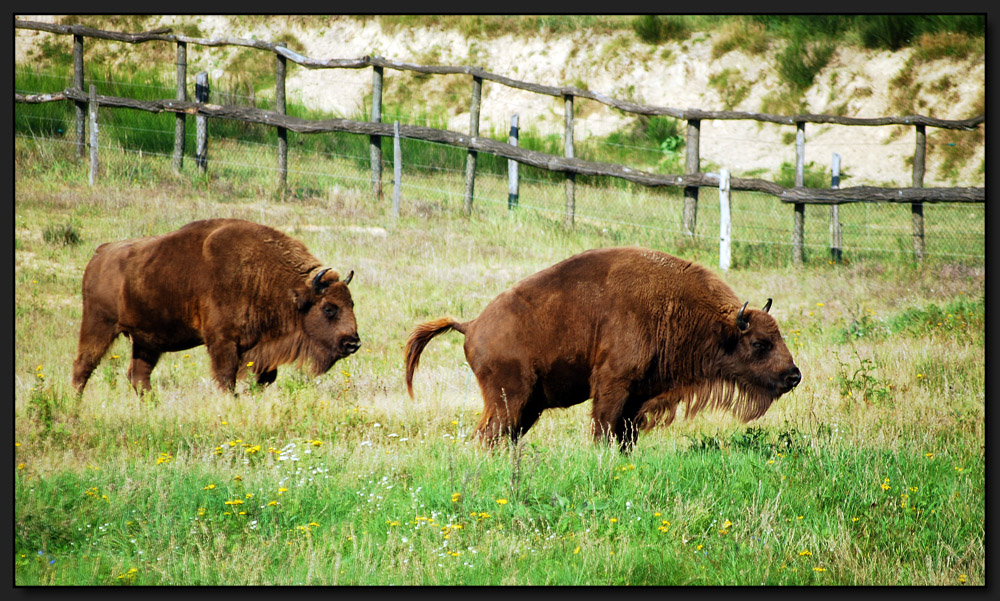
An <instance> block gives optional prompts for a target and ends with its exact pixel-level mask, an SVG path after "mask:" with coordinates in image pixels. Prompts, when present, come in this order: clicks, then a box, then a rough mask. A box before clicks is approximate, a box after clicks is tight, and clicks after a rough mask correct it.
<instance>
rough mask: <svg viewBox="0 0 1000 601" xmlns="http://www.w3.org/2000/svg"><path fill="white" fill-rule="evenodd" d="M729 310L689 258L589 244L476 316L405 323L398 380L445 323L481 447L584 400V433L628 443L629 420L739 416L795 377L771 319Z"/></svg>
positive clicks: (733, 305) (632, 425)
mask: <svg viewBox="0 0 1000 601" xmlns="http://www.w3.org/2000/svg"><path fill="white" fill-rule="evenodd" d="M743 306H745V305H743ZM740 313H741V304H740V302H739V299H738V298H737V297H736V295H735V294H734V293H733V291H732V290H731V289H730V288H729V286H727V285H726V284H725V283H723V282H722V280H720V279H719V278H718V277H717V276H716V275H715V274H713V273H712V272H711V271H709V270H708V269H705V268H704V267H701V266H699V265H696V264H694V263H691V262H690V261H686V260H684V259H679V258H677V257H674V256H671V255H668V254H665V253H661V252H657V251H653V250H647V249H643V248H605V249H595V250H589V251H586V252H583V253H580V254H578V255H576V256H573V257H570V258H569V259H566V260H565V261H562V262H560V263H558V264H556V265H553V266H552V267H549V268H548V269H544V270H542V271H540V272H538V273H536V274H534V275H532V276H529V277H527V278H525V279H524V280H522V281H520V282H518V283H517V284H515V285H514V286H513V287H512V288H510V289H509V290H506V291H505V292H502V293H501V294H500V295H499V296H497V297H496V298H495V299H494V300H493V301H491V302H490V303H489V304H488V305H487V306H486V308H485V309H484V310H483V312H482V313H481V314H480V315H479V317H477V318H476V319H473V320H471V321H467V322H464V323H461V322H458V321H456V320H454V319H451V318H442V319H437V320H434V321H430V322H427V323H423V324H420V325H418V326H416V328H414V330H413V332H412V333H411V334H410V337H409V340H408V341H407V344H406V350H405V355H406V385H407V390H408V391H409V393H410V395H411V396H412V395H413V373H414V371H415V370H416V368H417V365H418V364H419V361H420V354H421V352H422V351H423V349H424V347H425V346H426V345H427V343H428V342H429V341H430V339H431V338H433V337H435V336H437V335H439V334H441V333H443V332H446V331H448V330H450V329H454V330H457V331H459V332H462V333H464V334H465V356H466V359H467V360H468V362H469V366H470V367H471V368H472V371H473V373H475V374H476V379H477V380H478V381H479V386H480V388H481V390H482V393H483V399H484V409H483V415H482V419H481V420H480V422H479V425H478V427H477V432H478V434H479V435H480V436H481V437H482V438H483V439H485V441H486V442H487V443H488V444H492V442H493V441H494V440H495V439H496V438H497V437H499V436H508V437H510V438H511V439H513V440H516V439H517V438H518V437H519V436H521V435H523V434H524V433H525V432H527V431H528V429H529V428H530V427H531V426H532V424H534V422H535V421H536V420H537V419H538V416H539V415H540V414H541V413H542V411H544V410H545V409H548V408H552V407H569V406H571V405H575V404H577V403H582V402H584V401H586V400H587V399H588V398H592V399H593V401H594V403H593V411H592V416H593V428H594V434H595V436H596V437H598V438H601V439H611V438H614V439H617V440H618V442H619V444H620V446H621V448H622V449H623V450H626V451H627V450H629V449H631V447H632V445H633V444H634V443H635V440H636V437H637V434H638V429H641V428H650V427H652V426H653V425H654V424H656V423H657V422H662V423H664V424H669V423H670V422H671V421H672V420H673V418H674V415H675V412H676V409H677V406H678V405H679V404H680V403H682V402H683V403H686V405H687V415H694V414H695V413H697V412H698V411H700V410H702V409H705V408H709V409H728V410H730V411H732V412H733V413H734V414H735V415H736V416H737V417H739V418H741V419H743V420H751V419H754V418H757V417H760V416H761V415H763V414H764V412H765V411H767V409H768V407H769V406H770V405H771V403H772V402H773V401H774V400H775V399H777V398H778V397H779V396H781V395H782V394H784V393H786V392H788V391H789V390H791V389H792V388H794V387H795V386H796V385H797V384H798V383H799V381H800V379H801V374H800V372H799V369H798V368H797V367H796V366H795V363H794V362H793V361H792V356H791V354H790V353H789V352H788V348H787V347H786V346H785V343H784V341H783V339H782V337H781V333H780V332H779V331H778V325H777V323H776V322H775V320H774V318H773V317H771V316H770V315H769V314H768V313H767V312H766V311H765V310H759V309H745V310H744V311H743V313H742V315H741V314H740ZM738 318H739V319H738Z"/></svg>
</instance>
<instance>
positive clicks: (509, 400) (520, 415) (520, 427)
mask: <svg viewBox="0 0 1000 601" xmlns="http://www.w3.org/2000/svg"><path fill="white" fill-rule="evenodd" d="M482 388H483V400H484V403H483V416H482V418H481V419H480V420H479V424H478V425H477V426H476V435H477V436H478V437H479V440H480V441H481V442H482V443H483V444H484V445H485V446H486V447H487V448H492V447H493V446H494V445H495V444H496V443H497V442H498V441H499V440H501V439H503V438H506V439H508V440H510V442H512V443H516V442H517V441H518V439H520V438H521V437H522V436H524V434H525V433H527V431H528V430H529V429H530V428H531V426H533V425H534V424H535V422H536V421H538V416H539V415H541V409H540V408H539V407H540V405H539V404H538V403H531V402H530V399H529V398H528V396H527V394H525V393H523V392H522V387H521V386H512V387H510V388H508V387H496V386H488V387H486V386H483V387H482Z"/></svg>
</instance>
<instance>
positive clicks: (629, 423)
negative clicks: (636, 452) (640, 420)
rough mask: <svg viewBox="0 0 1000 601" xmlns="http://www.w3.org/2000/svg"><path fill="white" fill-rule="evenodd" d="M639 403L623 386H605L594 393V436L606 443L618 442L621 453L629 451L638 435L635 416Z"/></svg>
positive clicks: (636, 415)
mask: <svg viewBox="0 0 1000 601" xmlns="http://www.w3.org/2000/svg"><path fill="white" fill-rule="evenodd" d="M640 405H641V403H640V402H639V401H638V400H637V399H635V398H633V397H631V396H629V394H628V391H627V389H626V388H625V387H624V386H618V385H612V386H605V387H603V388H602V389H601V390H598V392H597V393H595V394H594V408H593V414H592V415H593V432H594V438H595V439H596V440H597V441H599V442H603V443H606V444H610V443H612V442H614V441H617V442H618V448H619V449H620V450H621V452H622V453H631V452H632V449H634V448H635V442H636V440H637V439H638V437H639V428H638V424H637V423H636V418H637V417H638V415H639V407H640Z"/></svg>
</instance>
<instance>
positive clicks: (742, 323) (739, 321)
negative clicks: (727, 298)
mask: <svg viewBox="0 0 1000 601" xmlns="http://www.w3.org/2000/svg"><path fill="white" fill-rule="evenodd" d="M749 304H750V301H747V302H745V303H743V306H742V307H740V310H739V311H737V312H736V327H737V328H739V329H741V330H745V329H747V328H749V327H750V322H748V321H747V320H746V319H745V318H744V317H743V312H744V311H746V308H747V305H749Z"/></svg>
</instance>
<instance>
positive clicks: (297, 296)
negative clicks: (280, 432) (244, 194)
mask: <svg viewBox="0 0 1000 601" xmlns="http://www.w3.org/2000/svg"><path fill="white" fill-rule="evenodd" d="M353 275H354V272H353V271H352V272H351V273H350V274H348V276H347V277H346V278H345V279H344V280H342V281H341V280H340V277H339V276H338V274H337V272H336V271H331V270H330V268H326V269H323V268H322V265H321V264H320V262H319V261H318V260H316V258H315V257H314V256H312V255H311V254H310V253H309V251H308V250H306V247H305V246H304V245H303V244H302V243H301V242H299V241H298V240H294V239H292V238H290V237H288V236H286V235H285V234H283V233H281V232H279V231H278V230H275V229H272V228H270V227H266V226H263V225H258V224H256V223H250V222H249V221H242V220H239V219H207V220H203V221H194V222H192V223H189V224H187V225H185V226H184V227H182V228H180V229H179V230H177V231H175V232H171V233H168V234H162V235H159V236H150V237H146V238H135V239H132V240H123V241H120V242H109V243H107V244H102V245H101V246H99V247H98V248H97V252H96V253H95V254H94V257H93V258H92V259H91V260H90V263H88V264H87V269H86V270H85V271H84V273H83V320H82V324H81V325H80V344H79V347H78V349H77V355H76V361H74V362H73V386H74V387H75V388H76V390H77V392H78V393H82V392H83V387H84V386H86V384H87V379H88V378H89V377H90V374H91V373H92V372H93V371H94V368H96V367H97V364H98V363H99V362H100V360H101V357H102V356H103V355H104V353H105V351H107V349H108V347H109V346H110V345H111V342H112V341H113V340H114V339H115V337H116V336H118V334H122V333H124V334H125V335H126V336H127V337H128V338H130V339H131V340H132V360H131V363H130V364H129V368H128V377H129V380H130V381H131V382H132V386H133V388H135V389H136V390H137V391H146V390H149V389H150V383H149V374H150V372H151V371H152V370H153V368H154V367H155V366H156V362H157V360H158V359H159V358H160V355H161V354H162V353H164V352H170V351H180V350H184V349H188V348H192V347H195V346H198V345H200V344H204V345H205V347H206V350H207V351H208V356H209V358H210V359H211V364H212V375H213V376H214V377H215V380H216V381H217V382H218V383H219V385H220V386H221V387H223V388H225V389H228V390H232V389H233V388H234V387H235V385H236V378H237V376H240V375H242V374H243V373H245V372H246V370H247V369H248V368H249V370H250V371H252V372H253V373H254V374H255V375H256V376H257V381H258V382H260V383H264V384H266V383H270V382H273V381H274V379H275V377H277V374H278V366H279V365H283V364H285V363H291V362H297V363H299V364H303V363H305V362H306V361H307V360H310V361H311V362H312V370H313V373H314V374H315V375H320V374H322V373H325V372H326V371H327V370H329V369H330V367H331V366H332V365H333V364H334V363H335V362H336V361H337V360H338V359H342V358H344V357H346V356H348V355H350V354H351V353H353V352H355V351H357V350H358V347H359V346H360V345H361V342H360V339H359V338H358V331H357V324H356V323H355V320H354V301H353V300H352V299H351V293H350V291H349V290H348V289H347V284H348V283H350V281H351V277H352V276H353Z"/></svg>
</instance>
